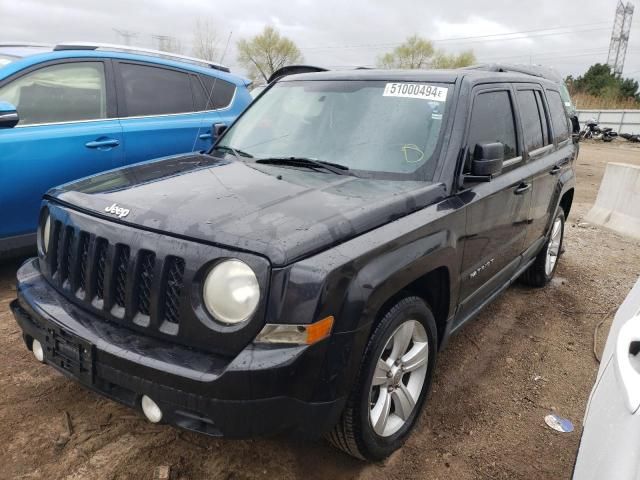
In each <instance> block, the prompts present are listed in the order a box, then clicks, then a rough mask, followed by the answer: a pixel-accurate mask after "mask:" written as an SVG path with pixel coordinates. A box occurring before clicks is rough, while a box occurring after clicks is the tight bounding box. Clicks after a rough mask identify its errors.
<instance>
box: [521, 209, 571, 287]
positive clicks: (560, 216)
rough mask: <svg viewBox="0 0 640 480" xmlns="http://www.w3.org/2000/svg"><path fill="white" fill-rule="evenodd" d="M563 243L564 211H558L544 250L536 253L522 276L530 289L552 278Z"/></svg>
mask: <svg viewBox="0 0 640 480" xmlns="http://www.w3.org/2000/svg"><path fill="white" fill-rule="evenodd" d="M563 241H564V210H562V208H559V209H558V213H556V216H555V218H554V219H553V223H552V224H551V232H550V233H549V239H548V240H547V243H546V244H545V246H544V248H543V249H542V250H541V251H540V253H538V256H537V257H536V259H535V261H534V262H533V263H532V264H531V266H530V267H529V268H528V269H527V271H526V272H524V274H523V275H522V281H523V282H524V283H526V284H527V285H530V286H532V287H544V286H545V285H546V284H547V283H549V281H550V280H551V279H552V278H553V275H554V274H555V273H556V269H557V268H558V259H559V258H560V254H561V253H562V243H563Z"/></svg>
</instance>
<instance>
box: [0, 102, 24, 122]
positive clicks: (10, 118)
mask: <svg viewBox="0 0 640 480" xmlns="http://www.w3.org/2000/svg"><path fill="white" fill-rule="evenodd" d="M19 121H20V117H19V116H18V110H17V109H16V107H15V105H12V104H11V103H9V102H2V101H0V128H13V127H15V126H16V125H17V124H18V122H19Z"/></svg>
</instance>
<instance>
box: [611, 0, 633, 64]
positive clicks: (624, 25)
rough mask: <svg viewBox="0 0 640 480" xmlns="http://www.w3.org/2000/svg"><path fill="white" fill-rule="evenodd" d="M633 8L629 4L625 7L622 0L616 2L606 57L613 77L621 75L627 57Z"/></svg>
mask: <svg viewBox="0 0 640 480" xmlns="http://www.w3.org/2000/svg"><path fill="white" fill-rule="evenodd" d="M633 10H634V7H633V5H632V4H631V2H627V4H626V5H624V4H623V3H622V0H619V1H618V6H617V7H616V17H615V20H614V21H613V30H612V32H611V43H610V44H609V56H608V57H607V65H609V66H610V67H611V71H612V72H613V73H614V74H615V75H618V76H620V75H622V70H623V69H624V59H625V57H626V55H627V46H628V45H629V32H630V31H631V19H632V18H633Z"/></svg>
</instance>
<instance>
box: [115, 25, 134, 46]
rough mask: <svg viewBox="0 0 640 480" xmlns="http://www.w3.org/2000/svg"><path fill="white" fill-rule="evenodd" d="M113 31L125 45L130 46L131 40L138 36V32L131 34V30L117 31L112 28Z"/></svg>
mask: <svg viewBox="0 0 640 480" xmlns="http://www.w3.org/2000/svg"><path fill="white" fill-rule="evenodd" d="M113 31H114V32H116V33H117V34H118V35H120V37H122V42H123V43H124V44H125V45H131V39H132V38H135V37H137V36H138V35H139V34H138V32H132V31H131V30H119V29H117V28H114V29H113Z"/></svg>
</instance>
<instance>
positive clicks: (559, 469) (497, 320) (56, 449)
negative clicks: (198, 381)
mask: <svg viewBox="0 0 640 480" xmlns="http://www.w3.org/2000/svg"><path fill="white" fill-rule="evenodd" d="M608 161H619V162H627V163H635V164H638V165H640V149H638V148H634V147H632V146H631V145H626V144H623V143H616V144H613V145H603V144H585V145H583V146H582V151H581V154H580V157H579V159H578V161H577V165H576V167H577V172H578V190H577V193H576V198H575V200H574V207H573V211H572V212H571V216H570V217H569V221H568V223H567V229H566V243H565V245H566V253H565V255H564V256H563V257H562V259H561V261H560V264H559V269H558V272H557V276H556V278H555V279H554V281H553V282H552V284H551V285H549V286H548V287H547V288H544V289H539V290H533V289H528V288H525V287H523V286H519V285H516V286H514V287H512V288H510V289H509V290H508V291H507V292H505V293H504V294H503V295H502V296H501V297H500V298H499V299H498V300H496V301H495V302H494V303H493V304H492V305H490V306H489V307H488V308H487V309H486V310H485V311H484V312H483V313H482V314H481V315H480V316H479V317H478V319H477V320H475V321H473V322H471V323H470V324H469V325H468V326H466V327H465V328H464V329H463V331H462V332H461V333H460V334H459V335H457V336H455V337H454V338H453V339H452V340H451V343H450V345H449V347H448V348H447V349H446V351H445V352H443V354H442V355H441V356H440V358H439V365H438V369H437V374H436V379H435V382H434V386H433V390H432V392H431V396H430V399H429V401H428V403H427V406H426V408H425V410H424V412H423V414H422V417H421V420H420V423H419V424H418V426H417V428H416V430H415V431H414V434H413V435H412V437H411V438H410V439H409V441H408V442H407V444H406V445H405V447H404V448H403V449H402V450H401V451H399V452H397V453H396V454H394V455H393V456H392V457H391V458H389V459H388V460H387V461H386V462H384V463H380V464H366V463H363V462H359V461H356V460H354V459H352V458H350V457H347V456H346V455H344V454H342V453H340V452H338V451H335V450H333V449H331V448H330V447H329V446H327V445H326V444H325V443H323V442H322V441H319V442H306V443H305V442H300V441H294V440H292V439H289V438H286V437H278V438H271V439H255V440H246V441H230V440H220V439H213V438H208V437H205V436H202V435H198V434H193V433H189V432H185V431H181V430H178V429H175V428H172V427H169V426H158V425H152V424H149V423H148V422H146V421H145V420H144V419H143V418H142V417H141V416H140V415H138V414H137V413H136V412H134V411H131V410H129V409H127V408H125V407H122V406H120V405H118V404H115V403H113V402H111V401H109V400H105V399H103V398H101V397H99V396H98V395H95V394H93V393H91V392H88V391H86V390H85V389H83V388H81V387H80V386H78V385H77V384H76V383H74V382H72V381H70V380H68V379H66V378H64V377H63V376H61V375H59V374H58V373H56V372H54V371H53V370H52V369H51V368H49V367H46V366H43V365H40V364H38V363H37V362H36V361H35V360H34V359H33V357H32V355H31V354H30V352H28V351H27V350H26V349H25V347H24V345H23V344H22V340H21V338H20V332H19V329H18V327H17V326H16V324H15V322H14V320H13V318H12V316H11V314H10V312H9V309H8V305H9V302H10V301H11V300H12V299H13V298H14V296H15V287H14V286H13V282H14V274H15V269H16V268H17V265H18V262H12V263H9V264H4V265H0V351H1V352H2V357H1V359H2V362H1V366H0V391H1V392H2V394H1V395H0V405H1V408H0V442H1V444H2V445H3V446H4V447H3V448H2V449H1V450H0V465H1V466H2V467H1V471H2V473H1V474H0V477H1V478H3V479H4V478H7V479H14V478H16V479H18V478H25V479H26V478H34V479H35V478H45V479H83V480H84V479H93V478H95V479H128V478H135V479H152V478H163V477H165V476H166V474H167V471H169V476H170V478H172V479H204V478H207V479H259V478H260V479H261V478H278V479H280V478H282V479H293V478H304V479H305V480H312V479H321V478H333V479H336V478H359V479H380V478H393V479H396V480H397V479H411V478H416V479H418V478H421V479H424V478H429V479H433V480H435V479H444V478H455V479H461V480H463V479H510V480H511V479H547V478H548V479H563V478H569V476H570V473H571V468H572V465H573V461H574V458H575V453H576V449H577V446H578V442H579V438H580V430H581V427H582V425H581V421H582V416H583V414H584V409H585V405H586V401H587V397H588V394H589V391H590V389H591V386H592V382H593V380H594V377H595V373H596V371H597V363H596V361H595V360H594V358H593V353H592V346H593V331H594V327H595V325H596V324H597V323H598V322H599V321H600V320H602V318H603V317H605V316H606V315H607V313H608V312H610V311H611V310H612V309H613V308H615V307H616V306H617V305H619V304H620V302H621V301H622V300H623V299H624V297H625V296H626V294H627V293H628V291H629V289H630V288H631V286H632V285H633V283H634V282H635V280H636V279H637V277H638V276H639V275H640V248H638V247H639V246H640V242H638V241H637V240H632V239H627V238H624V237H621V236H618V235H616V234H613V233H610V232H607V231H604V230H601V229H598V228H595V227H593V226H590V225H588V224H584V223H583V222H581V218H582V217H583V216H584V215H585V214H586V212H587V210H588V208H589V206H590V205H591V203H593V201H594V199H595V196H596V193H597V188H598V185H599V183H600V179H601V177H602V174H603V172H604V167H605V165H606V162H608ZM609 325H610V319H608V320H607V321H606V323H605V325H604V327H603V328H602V329H601V332H602V333H601V335H600V341H599V345H598V348H599V349H601V348H602V344H603V343H604V337H605V334H606V332H607V331H608V328H609ZM552 411H555V412H557V413H559V414H560V415H563V416H566V417H568V418H570V419H571V420H573V422H574V423H575V425H576V431H575V432H573V433H570V434H560V433H556V432H555V431H552V430H550V429H549V428H547V427H546V426H545V424H544V420H543V419H544V416H545V415H546V414H547V413H549V412H552Z"/></svg>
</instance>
